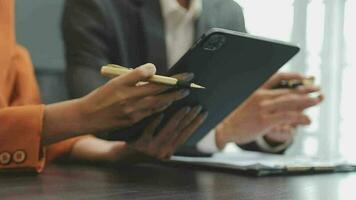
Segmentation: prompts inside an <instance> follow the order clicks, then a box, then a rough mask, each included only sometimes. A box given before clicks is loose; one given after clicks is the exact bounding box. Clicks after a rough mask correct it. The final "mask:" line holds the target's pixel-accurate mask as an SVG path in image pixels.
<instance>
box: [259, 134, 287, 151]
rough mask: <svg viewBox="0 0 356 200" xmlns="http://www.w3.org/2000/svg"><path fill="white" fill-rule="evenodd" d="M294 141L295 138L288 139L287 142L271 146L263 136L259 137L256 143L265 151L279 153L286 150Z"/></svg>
mask: <svg viewBox="0 0 356 200" xmlns="http://www.w3.org/2000/svg"><path fill="white" fill-rule="evenodd" d="M292 141H293V140H288V141H287V142H285V143H283V144H281V145H278V146H271V145H270V144H268V143H267V141H266V140H265V139H264V137H263V136H261V137H259V138H257V140H256V144H257V145H258V147H259V148H260V149H261V150H262V151H264V152H268V153H278V152H281V151H283V150H285V149H286V148H287V147H288V146H289V145H290V144H291V143H292Z"/></svg>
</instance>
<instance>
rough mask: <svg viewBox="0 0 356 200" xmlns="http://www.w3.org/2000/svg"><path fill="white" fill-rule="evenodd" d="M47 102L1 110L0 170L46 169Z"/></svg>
mask: <svg viewBox="0 0 356 200" xmlns="http://www.w3.org/2000/svg"><path fill="white" fill-rule="evenodd" d="M43 115H44V106H43V105H36V106H21V107H9V108H3V109H1V110H0V123H1V124H0V170H10V169H11V170H12V169H15V170H16V169H17V170H31V171H33V170H34V171H37V172H40V171H42V169H43V167H44V163H45V156H44V149H43V148H42V146H41V132H42V126H43Z"/></svg>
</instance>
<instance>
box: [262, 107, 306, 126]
mask: <svg viewBox="0 0 356 200" xmlns="http://www.w3.org/2000/svg"><path fill="white" fill-rule="evenodd" d="M263 123H264V124H265V125H266V126H267V125H270V126H276V125H281V124H299V125H309V124H310V123H311V120H310V118H309V117H308V116H307V115H304V114H303V113H300V112H293V111H288V112H279V113H274V114H269V115H266V116H264V119H263ZM270 126H269V127H270Z"/></svg>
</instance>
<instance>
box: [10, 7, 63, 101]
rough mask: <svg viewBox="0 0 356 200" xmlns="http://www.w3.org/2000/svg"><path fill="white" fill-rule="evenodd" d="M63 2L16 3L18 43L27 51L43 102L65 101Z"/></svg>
mask: <svg viewBox="0 0 356 200" xmlns="http://www.w3.org/2000/svg"><path fill="white" fill-rule="evenodd" d="M63 3H64V0H16V29H17V30H16V32H17V40H18V43H20V44H22V45H24V46H25V47H26V48H27V49H28V50H29V51H30V54H31V57H32V61H33V64H34V67H35V68H36V74H37V79H38V82H39V84H40V88H41V92H42V99H43V101H44V102H46V103H50V102H56V101H60V100H64V99H66V98H67V92H66V84H65V79H64V68H65V64H64V63H65V61H64V52H63V44H62V37H61V31H60V21H61V15H62V10H63Z"/></svg>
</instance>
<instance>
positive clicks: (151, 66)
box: [141, 63, 156, 74]
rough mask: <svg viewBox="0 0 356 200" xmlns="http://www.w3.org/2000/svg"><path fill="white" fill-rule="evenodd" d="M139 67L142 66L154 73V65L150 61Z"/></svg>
mask: <svg viewBox="0 0 356 200" xmlns="http://www.w3.org/2000/svg"><path fill="white" fill-rule="evenodd" d="M141 67H142V68H144V69H145V70H147V71H149V72H150V73H152V74H155V73H156V67H155V65H154V64H152V63H147V64H145V65H142V66H141Z"/></svg>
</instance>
